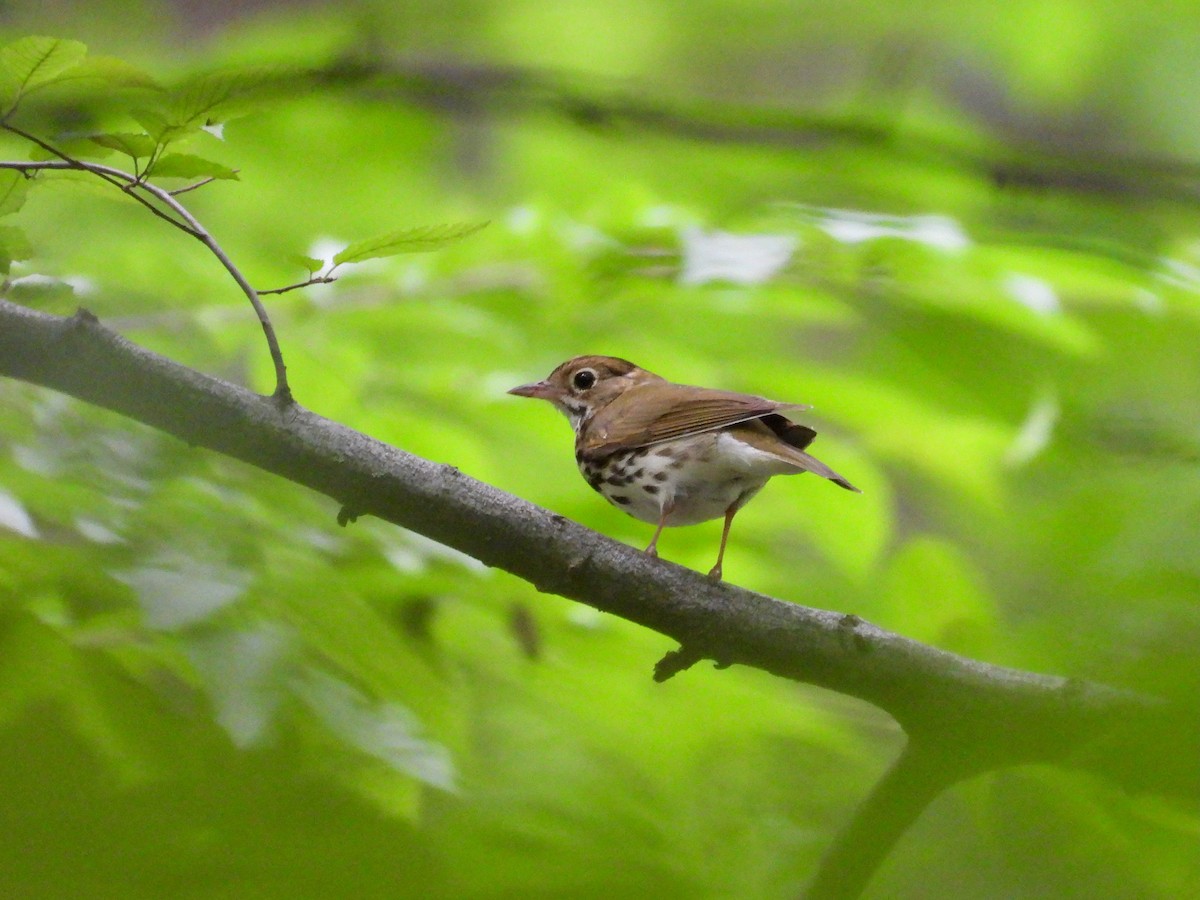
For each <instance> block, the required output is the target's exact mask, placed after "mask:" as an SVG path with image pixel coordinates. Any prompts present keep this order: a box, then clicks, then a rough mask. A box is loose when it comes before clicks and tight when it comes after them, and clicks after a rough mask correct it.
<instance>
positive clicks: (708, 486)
mask: <svg viewBox="0 0 1200 900" xmlns="http://www.w3.org/2000/svg"><path fill="white" fill-rule="evenodd" d="M580 471H581V472H583V475H584V477H585V478H587V479H588V481H589V483H591V484H592V486H593V487H594V488H596V490H597V491H599V492H600V493H601V494H602V495H603V496H604V498H605V499H606V500H608V502H609V503H612V504H613V505H614V506H617V507H619V508H620V509H623V510H625V512H627V513H629V514H630V515H631V516H633V517H635V518H637V519H641V520H642V521H644V522H650V523H652V524H657V523H658V521H659V519H660V518H661V517H662V514H663V510H664V509H669V510H670V512H669V514H668V515H667V519H666V524H667V525H695V524H696V523H698V522H707V521H708V520H709V519H719V518H721V517H723V516H724V515H725V512H726V511H727V510H728V509H729V507H730V506H733V505H734V504H735V503H738V504H739V505H740V503H744V502H745V501H747V500H749V499H750V497H751V496H752V495H753V494H755V493H757V492H758V491H759V490H760V489H761V488H762V486H763V485H764V484H766V483H767V479H769V478H770V477H771V476H772V475H778V474H782V473H785V472H791V471H794V469H793V468H792V467H790V466H787V465H786V464H781V462H780V461H779V460H778V459H777V458H775V457H773V456H771V455H770V454H767V453H763V452H762V451H760V450H756V449H754V448H753V447H750V446H748V445H747V444H745V443H743V442H741V441H739V440H737V439H736V438H733V437H731V436H730V435H728V434H725V433H724V432H711V433H707V434H699V435H695V436H692V437H689V438H684V439H680V440H675V441H668V442H665V443H662V444H656V445H654V446H651V447H643V448H640V449H638V450H635V451H632V452H631V453H629V454H628V455H627V456H626V457H624V458H622V459H621V460H620V462H619V463H618V464H617V465H616V466H615V467H611V468H610V469H609V470H608V475H607V477H605V478H604V479H599V478H597V475H598V473H597V472H596V471H595V470H594V469H592V468H589V466H588V464H586V463H583V462H581V463H580Z"/></svg>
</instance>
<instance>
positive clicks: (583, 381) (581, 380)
mask: <svg viewBox="0 0 1200 900" xmlns="http://www.w3.org/2000/svg"><path fill="white" fill-rule="evenodd" d="M595 383H596V372H595V370H594V369H580V370H579V371H578V372H576V373H575V375H574V376H573V377H572V378H571V385H572V387H574V388H575V389H576V390H577V391H586V390H587V389H588V388H590V387H591V386H592V385H593V384H595Z"/></svg>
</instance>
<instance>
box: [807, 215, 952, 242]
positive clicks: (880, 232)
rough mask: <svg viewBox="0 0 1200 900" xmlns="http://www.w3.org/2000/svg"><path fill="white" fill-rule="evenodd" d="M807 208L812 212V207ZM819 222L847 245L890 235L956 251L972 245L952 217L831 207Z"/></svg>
mask: <svg viewBox="0 0 1200 900" xmlns="http://www.w3.org/2000/svg"><path fill="white" fill-rule="evenodd" d="M804 209H805V210H806V211H809V212H811V211H813V210H812V208H810V207H804ZM816 225H817V227H818V228H820V229H821V230H822V231H824V232H825V233H826V234H828V235H829V236H830V237H831V238H833V239H834V240H836V241H841V242H842V243H845V244H861V243H862V242H864V241H870V240H876V239H878V238H889V237H890V238H900V239H902V240H906V241H915V242H916V243H918V244H925V245H927V246H929V247H934V248H936V249H938V250H946V251H953V252H956V251H960V250H965V249H966V248H967V247H969V246H971V239H970V238H968V237H967V235H966V233H965V232H964V231H963V230H962V227H961V226H960V225H959V224H958V222H956V221H955V220H954V219H952V218H950V217H949V216H936V215H922V216H892V215H886V214H883V213H866V212H858V211H856V210H850V209H830V210H821V211H820V212H819V213H818V216H817V221H816Z"/></svg>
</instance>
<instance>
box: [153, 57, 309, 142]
mask: <svg viewBox="0 0 1200 900" xmlns="http://www.w3.org/2000/svg"><path fill="white" fill-rule="evenodd" d="M289 77H291V78H294V77H295V73H294V71H293V70H290V69H285V68H282V67H263V68H256V69H239V70H232V71H223V72H210V73H208V74H206V75H201V76H199V77H197V78H193V79H192V80H190V81H187V82H185V83H184V84H182V85H180V86H179V87H177V88H175V89H174V90H172V91H171V92H170V93H169V95H168V97H167V98H166V102H165V103H164V105H163V108H162V114H163V116H164V117H165V120H166V121H167V122H168V123H169V124H170V125H172V126H174V127H177V128H199V127H200V126H202V125H205V124H207V123H210V122H214V121H226V120H228V119H230V118H233V117H235V116H239V115H244V114H245V113H246V112H248V111H249V109H250V108H252V107H253V106H254V105H256V104H257V103H259V102H261V101H262V100H263V99H265V98H266V96H267V95H268V94H269V93H275V92H277V91H278V90H279V89H280V88H281V87H282V86H283V85H285V84H286V83H287V80H288V78H289Z"/></svg>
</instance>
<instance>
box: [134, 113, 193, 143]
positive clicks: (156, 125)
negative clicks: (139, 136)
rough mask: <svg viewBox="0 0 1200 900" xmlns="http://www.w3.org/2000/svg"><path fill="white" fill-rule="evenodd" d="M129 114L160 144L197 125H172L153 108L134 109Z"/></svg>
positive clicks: (191, 129)
mask: <svg viewBox="0 0 1200 900" xmlns="http://www.w3.org/2000/svg"><path fill="white" fill-rule="evenodd" d="M129 115H130V116H131V117H132V118H133V120H134V121H135V122H137V123H138V124H139V125H141V126H142V127H143V128H145V129H146V133H147V134H148V135H150V137H152V138H154V140H156V141H158V142H159V143H160V144H166V143H168V142H170V141H171V140H174V139H175V138H177V137H179V136H180V135H181V134H183V133H186V132H188V131H197V130H198V127H197V128H180V127H179V126H177V125H172V124H171V123H170V122H168V121H167V118H166V116H164V115H163V114H162V113H160V112H158V111H157V110H153V109H135V110H132V111H131V112H130V113H129Z"/></svg>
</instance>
